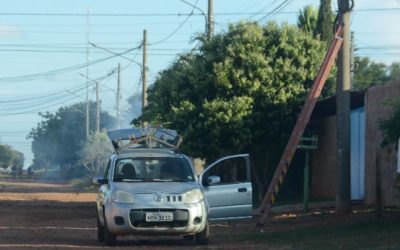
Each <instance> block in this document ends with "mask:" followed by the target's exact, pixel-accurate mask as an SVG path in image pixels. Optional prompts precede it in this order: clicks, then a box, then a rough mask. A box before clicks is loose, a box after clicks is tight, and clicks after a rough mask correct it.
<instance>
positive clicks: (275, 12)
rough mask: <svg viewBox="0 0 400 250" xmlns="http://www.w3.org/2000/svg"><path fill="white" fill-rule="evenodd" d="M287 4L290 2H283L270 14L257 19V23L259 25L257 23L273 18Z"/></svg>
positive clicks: (288, 0)
mask: <svg viewBox="0 0 400 250" xmlns="http://www.w3.org/2000/svg"><path fill="white" fill-rule="evenodd" d="M289 3H290V0H284V1H283V2H282V3H280V4H279V5H278V6H276V7H275V8H274V9H273V10H272V11H271V12H269V13H268V14H266V15H264V16H263V17H261V18H260V19H258V20H257V22H258V23H259V22H261V21H263V20H265V19H266V18H268V17H271V16H274V15H275V14H277V13H279V12H281V11H282V10H283V9H284V8H285V7H286V6H287V5H288V4H289Z"/></svg>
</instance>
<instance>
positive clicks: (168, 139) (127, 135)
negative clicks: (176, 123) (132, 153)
mask: <svg viewBox="0 0 400 250" xmlns="http://www.w3.org/2000/svg"><path fill="white" fill-rule="evenodd" d="M107 136H108V138H109V139H110V140H111V142H112V144H113V146H114V149H115V151H116V152H119V151H128V150H135V149H141V148H165V149H178V147H179V145H180V143H181V141H182V139H181V137H180V136H179V135H178V133H177V132H176V131H175V130H171V129H165V128H154V127H146V128H128V129H115V130H109V131H107Z"/></svg>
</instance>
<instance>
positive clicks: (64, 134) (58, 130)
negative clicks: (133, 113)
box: [28, 102, 115, 173]
mask: <svg viewBox="0 0 400 250" xmlns="http://www.w3.org/2000/svg"><path fill="white" fill-rule="evenodd" d="M89 106H90V109H89V110H90V117H89V120H90V121H92V122H91V124H90V132H91V133H94V130H95V122H93V121H95V118H96V112H95V110H96V104H95V103H94V102H91V103H90V105H89ZM84 110H86V104H85V103H77V104H73V105H71V106H67V107H61V108H59V109H58V110H57V111H56V112H55V113H54V114H53V113H49V112H47V113H45V114H40V115H41V116H42V118H43V121H41V122H40V123H39V124H38V125H37V127H36V128H33V129H32V130H31V132H30V134H29V135H28V138H31V139H32V151H33V154H34V157H35V158H34V161H33V162H34V167H35V168H45V169H47V168H48V167H50V166H60V167H61V169H62V170H63V171H64V172H65V173H66V172H68V170H69V169H71V168H72V167H74V166H76V165H77V163H78V161H79V160H80V151H81V149H82V146H83V143H84V141H86V127H85V113H84V112H83V111H84ZM100 117H101V120H100V127H101V128H107V127H112V126H113V125H114V124H115V119H114V118H113V117H111V116H110V115H109V114H108V113H107V112H104V111H102V112H101V114H100ZM37 164H43V165H41V166H38V165H37Z"/></svg>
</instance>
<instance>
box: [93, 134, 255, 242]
mask: <svg viewBox="0 0 400 250" xmlns="http://www.w3.org/2000/svg"><path fill="white" fill-rule="evenodd" d="M143 130H144V129H127V130H118V131H111V132H110V133H109V134H108V135H109V137H110V139H111V140H112V142H113V145H114V147H115V149H116V153H115V154H113V155H112V156H111V158H110V160H109V163H108V165H107V167H106V170H105V173H104V176H102V177H97V178H95V180H94V181H95V183H98V184H101V187H100V189H99V194H98V197H97V233H98V235H97V236H98V240H99V241H103V242H104V243H105V244H106V245H113V244H114V243H115V242H116V238H117V236H118V235H130V234H133V235H183V236H185V238H187V239H195V240H196V242H197V243H198V244H206V243H207V242H208V237H209V222H212V221H226V220H235V219H246V218H251V214H252V186H251V181H250V179H251V177H250V168H249V156H248V155H247V154H242V155H235V156H228V157H224V158H222V159H220V160H218V161H216V162H215V163H213V164H211V165H210V166H209V167H207V168H205V170H204V171H203V172H202V173H201V174H200V175H199V176H197V175H196V174H195V169H194V166H193V164H192V161H191V160H190V159H189V158H188V157H187V156H186V155H184V154H181V153H177V152H176V147H177V146H178V145H179V141H180V140H179V138H178V139H177V135H176V133H175V132H174V131H171V130H165V129H152V130H150V131H149V130H146V131H144V132H143ZM138 131H141V132H138ZM165 133H166V134H165ZM125 139H128V143H127V144H123V143H122V141H124V140H125Z"/></svg>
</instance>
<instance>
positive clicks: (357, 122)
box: [350, 107, 365, 200]
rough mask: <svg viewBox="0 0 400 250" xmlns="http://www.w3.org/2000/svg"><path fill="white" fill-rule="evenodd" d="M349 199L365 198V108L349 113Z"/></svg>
mask: <svg viewBox="0 0 400 250" xmlns="http://www.w3.org/2000/svg"><path fill="white" fill-rule="evenodd" d="M350 143H351V153H350V157H351V199H352V200H363V199H364V197H365V185H364V182H365V108H364V107H362V108H359V109H355V110H353V111H351V141H350Z"/></svg>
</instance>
